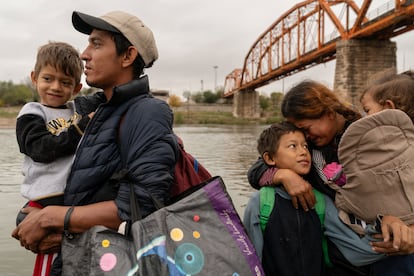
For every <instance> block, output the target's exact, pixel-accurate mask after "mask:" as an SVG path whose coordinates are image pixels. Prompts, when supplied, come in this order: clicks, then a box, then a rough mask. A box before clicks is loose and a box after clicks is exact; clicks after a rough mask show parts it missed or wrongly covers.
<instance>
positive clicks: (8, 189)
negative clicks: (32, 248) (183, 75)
mask: <svg viewBox="0 0 414 276" xmlns="http://www.w3.org/2000/svg"><path fill="white" fill-rule="evenodd" d="M263 128H264V126H227V125H226V126H222V125H220V126H179V127H176V128H175V132H176V133H177V134H178V135H179V136H180V137H181V138H182V139H183V141H184V146H185V149H186V150H187V151H188V152H190V153H191V154H193V155H194V156H195V157H196V158H197V159H198V160H199V162H200V163H202V164H203V165H204V166H205V167H206V168H207V169H208V170H209V171H210V173H211V174H212V175H220V176H221V177H222V178H223V180H224V182H225V184H226V187H227V190H228V192H229V194H230V196H231V197H232V199H233V203H234V205H235V207H236V210H237V211H238V213H239V214H240V216H243V211H244V208H245V206H246V204H247V201H248V199H249V197H250V195H251V193H252V192H253V190H252V188H250V185H249V184H248V183H247V178H246V172H247V170H248V168H249V167H250V165H251V164H252V163H253V162H254V161H255V160H256V158H257V156H258V154H257V150H256V141H257V138H258V137H259V134H260V132H261V131H262V130H263ZM21 162H22V155H21V154H20V153H19V150H18V146H17V143H16V137H15V131H14V129H0V176H1V177H0V202H3V204H2V208H0V220H1V223H0V275H2V276H6V275H7V276H11V275H18V276H21V275H31V273H32V268H33V262H34V254H32V253H31V252H29V251H27V250H25V249H24V248H22V247H20V244H19V242H18V241H17V240H15V239H13V238H11V236H10V233H11V231H12V230H13V228H14V225H15V218H16V214H17V210H18V209H19V208H21V207H22V205H23V204H24V202H25V200H24V199H23V198H22V197H21V196H20V193H19V189H20V183H21V181H22V176H21V173H20V168H21Z"/></svg>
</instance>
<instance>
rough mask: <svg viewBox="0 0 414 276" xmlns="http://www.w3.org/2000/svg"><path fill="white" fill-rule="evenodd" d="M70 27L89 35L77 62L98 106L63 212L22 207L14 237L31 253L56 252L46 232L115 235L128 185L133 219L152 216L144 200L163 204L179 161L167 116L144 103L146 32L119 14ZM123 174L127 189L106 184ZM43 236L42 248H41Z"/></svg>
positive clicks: (152, 48)
mask: <svg viewBox="0 0 414 276" xmlns="http://www.w3.org/2000/svg"><path fill="white" fill-rule="evenodd" d="M72 23H73V26H74V28H75V29H76V30H77V31H79V32H81V33H84V34H87V35H89V38H88V45H87V47H86V48H85V50H84V51H83V52H82V54H81V58H82V59H83V60H84V61H85V75H86V82H87V84H88V85H90V86H93V87H97V88H100V89H102V91H100V92H97V93H98V96H100V97H101V98H102V104H101V105H100V106H99V107H98V108H97V110H96V111H95V114H94V116H93V118H92V119H91V121H90V122H89V125H88V126H87V128H86V130H85V133H84V136H83V139H82V140H81V142H80V144H79V146H78V149H77V152H76V156H75V160H74V162H73V166H72V170H71V173H70V175H69V177H68V180H67V185H66V190H65V205H66V206H48V207H46V208H44V209H32V208H27V209H26V210H25V211H27V212H28V216H27V218H29V217H31V218H32V219H25V220H24V222H22V223H21V224H19V226H18V227H17V228H16V229H15V230H14V231H13V236H14V237H16V238H18V239H19V240H20V242H21V244H22V246H24V247H26V248H27V249H30V250H31V251H34V252H39V251H48V252H50V248H52V247H53V248H56V247H57V248H59V245H60V242H61V235H59V234H55V235H53V233H61V232H63V230H66V231H69V232H72V233H81V232H84V231H86V230H88V229H89V228H91V227H92V226H95V225H104V226H107V227H109V228H112V229H118V227H119V225H120V224H121V223H122V222H123V221H128V220H129V219H130V206H129V192H130V186H129V185H130V184H129V183H130V182H131V183H134V190H135V193H136V198H137V200H138V202H139V206H140V212H141V214H142V216H143V217H145V216H147V215H148V214H150V213H151V212H153V211H154V210H155V207H154V206H153V203H152V200H151V199H150V198H149V197H148V196H147V193H150V194H152V195H153V196H155V197H156V198H157V199H159V200H160V201H161V202H163V201H164V200H166V199H168V194H169V193H168V191H169V187H170V185H171V184H172V182H173V175H172V172H173V168H174V164H175V162H176V158H177V156H178V151H177V149H178V147H177V143H176V138H175V136H174V134H173V130H172V123H173V114H172V111H171V109H170V108H169V106H168V104H166V103H165V102H164V101H162V100H159V99H156V98H153V97H152V96H151V94H150V92H149V83H148V77H147V76H146V75H143V70H144V68H149V67H151V66H152V65H153V63H154V61H155V60H156V59H157V58H158V51H157V47H156V43H155V39H154V36H153V33H152V31H151V30H150V29H149V28H148V27H147V26H146V25H145V24H144V23H143V22H142V21H141V20H140V19H139V18H137V17H136V16H134V15H131V14H129V13H126V12H121V11H114V12H109V13H107V14H105V15H103V16H100V17H95V16H91V15H87V14H84V13H81V12H77V11H75V12H73V14H72ZM122 168H127V169H128V174H127V175H128V181H129V182H127V181H123V182H121V183H120V184H119V187H117V188H114V187H113V185H109V184H108V183H109V179H110V178H111V176H112V175H113V174H114V173H117V172H119V171H120V170H121V169H122ZM145 191H146V192H145ZM69 206H70V207H69ZM46 237H47V238H48V239H47V240H48V243H47V244H46V243H45V242H42V240H43V239H44V238H46ZM52 240H56V242H54V243H52V242H51V241H52ZM57 242H59V243H57ZM59 268H60V264H59V263H58V262H57V261H55V263H54V266H53V272H52V273H51V274H50V275H60V271H59Z"/></svg>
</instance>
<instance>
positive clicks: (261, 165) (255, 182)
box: [247, 158, 273, 190]
mask: <svg viewBox="0 0 414 276" xmlns="http://www.w3.org/2000/svg"><path fill="white" fill-rule="evenodd" d="M272 169H273V168H269V167H268V166H267V165H266V163H265V162H264V161H263V159H262V158H258V159H257V161H256V162H255V163H254V164H253V165H252V166H251V167H250V168H249V170H248V171H247V179H248V180H249V183H250V185H251V186H252V187H253V188H255V189H257V190H258V189H260V187H261V186H263V185H261V184H260V182H261V178H262V176H263V174H266V175H268V174H269V171H270V170H272ZM270 173H271V172H270ZM272 175H273V174H272Z"/></svg>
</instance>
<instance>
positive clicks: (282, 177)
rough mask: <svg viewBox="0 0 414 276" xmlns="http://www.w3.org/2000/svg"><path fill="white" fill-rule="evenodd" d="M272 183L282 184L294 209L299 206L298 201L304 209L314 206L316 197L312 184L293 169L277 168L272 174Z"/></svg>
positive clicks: (307, 209)
mask: <svg viewBox="0 0 414 276" xmlns="http://www.w3.org/2000/svg"><path fill="white" fill-rule="evenodd" d="M273 183H275V184H279V183H282V184H283V187H284V188H285V190H286V192H287V193H288V194H289V195H290V196H291V198H292V204H293V207H295V208H296V209H298V208H299V203H300V205H301V206H302V208H303V210H305V211H309V209H312V208H314V206H315V203H316V198H315V195H314V194H313V190H312V185H310V184H309V182H307V181H306V180H304V179H303V178H302V176H300V175H298V174H297V173H295V172H294V171H292V170H290V169H279V170H277V172H276V173H275V174H274V176H273Z"/></svg>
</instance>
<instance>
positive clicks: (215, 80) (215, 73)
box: [213, 65, 218, 93]
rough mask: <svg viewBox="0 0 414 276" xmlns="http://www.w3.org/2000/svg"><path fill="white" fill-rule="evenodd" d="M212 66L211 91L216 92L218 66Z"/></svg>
mask: <svg viewBox="0 0 414 276" xmlns="http://www.w3.org/2000/svg"><path fill="white" fill-rule="evenodd" d="M213 68H214V89H213V92H214V93H216V92H217V68H218V66H217V65H214V66H213Z"/></svg>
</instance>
